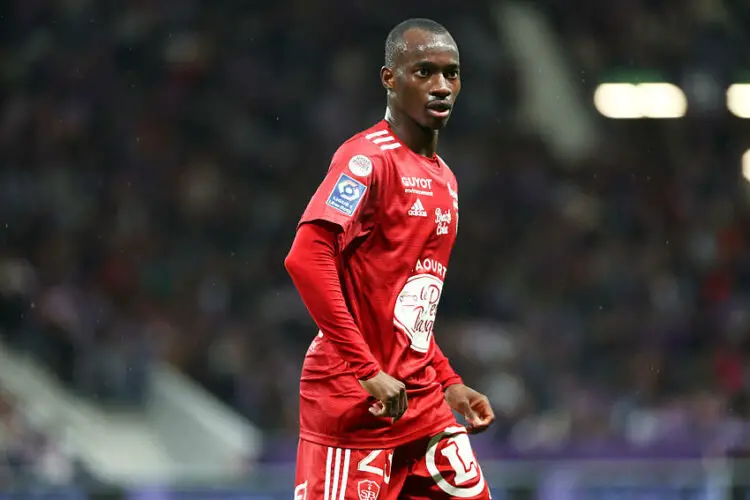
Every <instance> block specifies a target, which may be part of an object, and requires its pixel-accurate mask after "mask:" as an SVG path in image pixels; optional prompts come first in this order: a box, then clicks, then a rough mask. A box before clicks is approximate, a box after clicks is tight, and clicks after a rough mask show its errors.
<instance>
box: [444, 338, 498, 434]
mask: <svg viewBox="0 0 750 500" xmlns="http://www.w3.org/2000/svg"><path fill="white" fill-rule="evenodd" d="M432 367H433V368H434V369H435V372H436V374H437V375H436V376H437V380H438V381H439V382H440V385H441V386H442V388H443V392H444V393H445V401H446V402H447V403H448V406H450V407H451V409H452V410H453V411H456V412H458V413H460V414H461V415H463V416H464V418H465V419H466V431H467V432H468V433H469V434H477V433H479V432H482V431H484V430H486V429H487V428H488V427H489V426H490V425H491V424H492V422H494V421H495V412H494V411H493V410H492V405H491V404H490V400H489V398H487V396H485V395H484V394H482V393H480V392H479V391H475V390H474V389H472V388H471V387H468V386H467V385H465V384H464V382H463V380H462V379H461V377H460V376H459V375H458V374H457V373H456V371H455V370H454V369H453V367H452V366H451V364H450V361H448V358H447V357H446V356H445V354H443V351H442V349H440V346H439V345H437V343H435V353H434V355H433V358H432Z"/></svg>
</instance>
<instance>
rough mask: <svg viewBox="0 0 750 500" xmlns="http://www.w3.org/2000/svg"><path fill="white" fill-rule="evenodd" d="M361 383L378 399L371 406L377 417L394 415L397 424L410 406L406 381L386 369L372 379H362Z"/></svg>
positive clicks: (394, 421)
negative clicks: (398, 378) (395, 376)
mask: <svg viewBox="0 0 750 500" xmlns="http://www.w3.org/2000/svg"><path fill="white" fill-rule="evenodd" d="M359 383H360V384H362V387H364V389H365V390H366V391H367V392H368V393H369V394H370V396H372V397H374V398H375V399H377V402H376V403H375V404H373V405H372V406H371V407H370V413H372V414H373V415H375V416H376V417H392V418H393V423H394V424H395V423H396V422H398V419H400V418H401V417H402V416H403V414H404V412H406V409H407V408H408V407H409V403H408V401H407V399H406V386H405V385H404V383H403V382H401V381H400V380H396V379H395V378H393V377H391V376H390V375H388V374H387V373H385V372H384V371H381V372H380V373H378V374H377V375H375V376H374V377H372V378H371V379H368V380H360V381H359Z"/></svg>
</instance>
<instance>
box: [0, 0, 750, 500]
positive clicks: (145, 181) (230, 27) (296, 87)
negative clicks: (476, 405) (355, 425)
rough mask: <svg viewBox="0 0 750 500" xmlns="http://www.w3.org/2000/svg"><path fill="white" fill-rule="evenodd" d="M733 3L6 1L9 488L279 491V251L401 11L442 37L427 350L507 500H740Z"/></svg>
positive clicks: (748, 20) (283, 352)
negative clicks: (446, 36) (456, 221)
mask: <svg viewBox="0 0 750 500" xmlns="http://www.w3.org/2000/svg"><path fill="white" fill-rule="evenodd" d="M748 5H750V4H747V3H743V2H739V1H730V0H727V1H726V2H721V1H719V0H679V1H678V0H671V1H670V0H609V1H607V2H601V1H593V0H539V1H536V2H518V3H514V2H505V3H500V2H492V1H488V0H479V1H472V2H467V1H457V0H442V1H441V2H438V3H436V2H425V1H407V2H381V3H374V2H367V3H365V2H351V1H342V0H328V1H327V2H325V4H324V5H323V4H318V3H314V2H309V1H305V0H283V1H278V2H252V1H251V2H247V1H233V2H229V1H205V0H203V1H202V0H173V1H169V0H151V1H140V0H121V1H119V2H96V1H94V0H58V1H45V0H10V1H7V2H3V5H2V6H0V22H1V24H0V26H1V29H0V61H2V76H1V78H2V85H0V103H2V104H1V106H0V322H1V323H0V331H1V332H2V345H1V346H0V347H1V348H0V389H1V393H2V397H1V398H0V490H2V491H4V492H15V495H16V496H11V498H88V497H101V498H104V497H107V496H109V497H111V498H120V497H125V498H149V499H157V498H178V497H179V498H196V499H198V498H264V499H266V498H267V499H272V498H289V496H291V495H292V489H293V481H292V480H291V479H290V476H289V474H290V467H291V465H290V464H291V463H292V461H293V459H294V451H295V446H296V443H295V434H296V429H297V380H298V373H299V368H300V364H301V360H302V356H303V354H304V351H305V349H306V347H307V344H308V343H309V341H310V339H311V337H312V332H313V331H314V328H313V325H312V324H311V322H310V320H309V319H308V316H307V314H306V312H305V310H304V307H303V305H302V304H301V302H300V301H299V299H298V297H297V294H296V292H295V291H294V290H293V288H292V286H291V283H290V281H289V280H288V279H287V277H286V275H285V272H284V269H283V266H282V261H283V258H284V256H285V253H286V251H287V249H288V247H289V244H290V242H291V240H292V237H293V233H294V227H295V222H296V219H297V218H298V216H299V214H300V213H301V211H302V209H303V208H304V206H305V204H306V202H307V200H308V198H309V196H310V194H311V193H312V190H313V188H314V187H315V186H316V185H317V183H318V182H319V180H320V179H321V178H322V175H323V173H324V172H325V170H326V168H327V164H328V159H329V157H330V155H331V153H332V152H333V151H334V149H335V148H336V146H337V145H338V144H339V143H340V142H341V141H342V140H344V139H346V138H347V137H349V136H350V135H351V134H353V133H354V132H356V131H358V130H360V129H363V128H365V127H367V126H368V125H369V124H371V123H373V122H375V121H377V120H378V119H380V118H381V117H382V115H383V111H384V98H383V97H384V96H383V91H382V89H381V88H380V86H379V81H378V76H377V75H378V69H379V67H380V64H381V61H382V50H383V41H384V38H385V35H386V33H387V31H388V29H389V28H390V27H391V26H392V25H394V24H395V23H397V22H398V21H400V20H402V19H404V18H406V17H411V16H421V17H432V18H434V19H436V20H438V21H440V22H443V23H444V24H446V26H447V27H448V28H449V29H450V30H451V31H452V32H453V34H454V35H455V37H456V39H457V40H458V43H459V46H460V49H461V58H462V66H463V78H464V91H463V94H462V95H461V98H460V99H459V101H458V104H459V105H458V106H457V108H456V111H455V113H454V116H453V118H452V119H451V123H450V126H449V128H448V129H447V130H446V131H445V133H444V134H443V136H442V137H443V138H442V139H441V144H440V149H441V155H442V156H443V157H444V158H445V159H446V161H447V162H448V163H449V164H450V165H451V166H452V167H453V169H454V170H455V171H456V173H457V175H458V177H459V181H460V185H461V203H462V218H461V233H460V238H459V240H458V243H457V246H456V249H455V252H454V257H453V260H452V262H451V264H450V268H451V272H450V273H449V277H448V281H447V285H448V286H447V288H446V293H445V295H444V299H443V300H444V302H443V304H442V305H441V313H440V319H439V323H438V327H437V338H438V339H439V341H440V343H441V346H442V347H443V350H444V351H445V352H446V353H447V354H448V355H449V357H450V358H451V359H452V362H453V363H454V366H455V368H456V369H457V370H458V372H459V373H461V374H462V375H464V377H465V379H466V380H467V382H468V383H470V384H471V385H472V386H475V387H477V388H478V389H479V390H481V391H484V392H485V393H487V394H488V395H489V396H490V398H491V400H492V401H493V403H494V406H495V407H496V410H497V412H498V422H497V424H496V425H495V427H494V428H493V429H492V430H491V431H489V432H488V433H486V434H484V435H482V436H481V437H477V438H475V439H474V440H473V443H474V446H475V447H476V451H477V453H478V454H479V456H480V458H481V459H482V463H483V464H485V472H486V476H487V478H488V480H489V481H490V483H491V484H492V485H493V486H494V487H496V490H495V496H496V498H526V499H531V498H534V499H567V498H591V499H594V498H633V499H635V498H744V493H743V490H742V488H741V486H742V482H743V481H744V479H743V478H745V479H748V478H750V474H747V473H746V470H745V469H744V468H743V467H742V466H743V462H741V461H735V460H726V458H727V457H737V456H742V454H743V453H744V450H746V448H747V445H748V444H750V443H749V442H748V433H747V427H746V419H747V417H748V412H749V411H750V407H749V406H748V387H749V384H750V371H748V368H749V367H750V365H749V364H748V361H749V358H748V355H749V354H750V349H749V348H750V337H749V336H748V335H749V334H750V248H748V246H749V244H750V212H749V211H748V206H749V205H748V203H749V202H750V190H749V189H748V184H747V179H750V155H745V152H746V151H748V150H750V134H749V132H750V127H748V125H747V122H746V121H744V118H748V117H750V96H748V94H750V91H748V88H749V87H748V86H746V85H744V84H745V83H746V82H749V81H750V79H748V78H747V77H748V75H750V73H746V71H747V70H750V65H749V64H748V57H747V55H748V53H747V50H746V47H748V42H749V41H750V40H748V35H750V9H748ZM730 89H731V90H730ZM617 118H624V119H617ZM743 161H744V165H743ZM199 387H200V388H202V389H199ZM204 389H205V391H204ZM209 394H210V395H211V396H209ZM217 401H218V403H217ZM743 471H744V472H743ZM170 491H171V492H172V493H169V492H170ZM178 494H179V495H182V496H178ZM170 495H172V496H170ZM732 495H733V496H732ZM0 497H3V498H5V496H3V495H2V494H0Z"/></svg>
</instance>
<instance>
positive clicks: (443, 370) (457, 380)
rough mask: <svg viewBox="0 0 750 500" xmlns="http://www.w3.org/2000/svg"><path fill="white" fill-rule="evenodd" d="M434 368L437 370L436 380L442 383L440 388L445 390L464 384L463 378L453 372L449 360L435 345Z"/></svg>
mask: <svg viewBox="0 0 750 500" xmlns="http://www.w3.org/2000/svg"><path fill="white" fill-rule="evenodd" d="M432 367H433V368H434V369H435V372H436V378H437V380H438V382H440V386H441V387H442V388H443V390H445V389H447V388H448V387H450V386H451V385H455V384H463V383H464V381H463V379H461V377H460V376H459V375H458V374H457V373H456V372H455V370H453V367H452V366H451V364H450V361H449V360H448V358H447V357H446V356H445V354H443V351H442V349H440V346H439V345H437V344H435V355H434V356H433V358H432Z"/></svg>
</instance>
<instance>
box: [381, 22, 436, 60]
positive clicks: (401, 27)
mask: <svg viewBox="0 0 750 500" xmlns="http://www.w3.org/2000/svg"><path fill="white" fill-rule="evenodd" d="M410 29H420V30H423V31H427V32H429V33H435V34H439V35H448V36H450V32H449V31H448V29H447V28H446V27H445V26H443V25H442V24H440V23H439V22H437V21H433V20H432V19H426V18H422V17H414V18H411V19H407V20H406V21H401V22H400V23H398V24H397V25H396V26H394V27H393V29H392V30H391V32H390V33H388V38H386V39H385V66H386V67H387V68H392V67H393V65H394V64H395V62H396V58H397V57H398V55H399V54H400V53H401V52H402V51H403V50H404V33H406V32H407V31H409V30H410Z"/></svg>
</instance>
